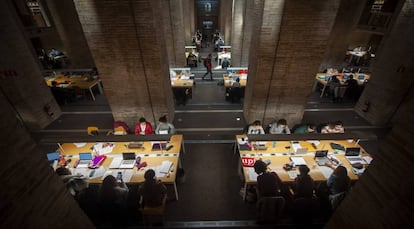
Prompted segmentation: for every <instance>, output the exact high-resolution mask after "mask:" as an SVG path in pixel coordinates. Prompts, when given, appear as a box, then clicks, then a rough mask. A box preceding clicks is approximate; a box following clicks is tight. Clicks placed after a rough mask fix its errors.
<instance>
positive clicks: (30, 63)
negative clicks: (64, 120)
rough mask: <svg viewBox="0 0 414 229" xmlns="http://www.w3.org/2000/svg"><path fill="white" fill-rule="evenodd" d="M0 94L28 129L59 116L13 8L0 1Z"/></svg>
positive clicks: (32, 49)
mask: <svg viewBox="0 0 414 229" xmlns="http://www.w3.org/2000/svg"><path fill="white" fill-rule="evenodd" d="M0 28H2V32H1V34H2V35H1V36H0V53H1V54H2V56H3V57H2V58H0V94H2V95H3V96H5V98H6V99H7V101H8V102H9V103H10V104H11V106H12V107H13V110H14V111H15V115H16V116H18V117H19V118H20V119H21V121H22V122H23V123H24V124H25V125H26V127H27V128H29V129H41V128H44V127H45V126H47V125H49V124H50V123H51V122H52V121H54V120H55V119H56V118H57V117H59V116H60V114H61V110H60V107H59V106H58V104H57V103H56V100H55V99H54V97H53V95H52V93H51V91H50V89H49V87H48V86H47V85H46V83H45V80H44V78H43V75H42V73H41V71H40V68H41V64H40V62H39V60H38V59H37V54H36V53H35V50H34V48H33V46H32V45H31V43H30V41H29V39H28V38H27V36H26V34H25V28H24V27H23V26H22V22H21V21H20V18H19V17H18V16H17V14H16V9H15V8H14V6H13V4H12V3H11V2H9V1H1V3H0Z"/></svg>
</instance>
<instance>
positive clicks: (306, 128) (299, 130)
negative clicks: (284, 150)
mask: <svg viewBox="0 0 414 229" xmlns="http://www.w3.org/2000/svg"><path fill="white" fill-rule="evenodd" d="M315 131H316V126H315V124H311V123H309V124H303V125H299V126H298V127H296V128H295V130H294V131H293V133H294V134H309V133H315Z"/></svg>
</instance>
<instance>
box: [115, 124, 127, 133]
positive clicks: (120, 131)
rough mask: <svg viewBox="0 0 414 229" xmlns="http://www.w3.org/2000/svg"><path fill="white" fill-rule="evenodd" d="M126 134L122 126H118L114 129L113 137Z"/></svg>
mask: <svg viewBox="0 0 414 229" xmlns="http://www.w3.org/2000/svg"><path fill="white" fill-rule="evenodd" d="M127 134H128V133H127V132H126V130H125V129H124V127H122V126H118V127H115V128H114V135H127Z"/></svg>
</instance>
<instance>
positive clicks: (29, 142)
mask: <svg viewBox="0 0 414 229" xmlns="http://www.w3.org/2000/svg"><path fill="white" fill-rule="evenodd" d="M5 2H9V1H1V3H0V12H1V13H0V15H1V16H0V17H1V20H0V21H1V28H6V27H4V26H5V25H4V24H3V23H5V22H7V25H9V26H10V23H11V22H12V21H8V20H5V18H6V17H5V16H6V15H7V16H9V15H8V13H6V12H7V10H5V9H9V10H8V12H12V10H13V9H10V8H8V7H6V6H5V5H6V4H5ZM9 29H10V28H9ZM9 29H8V30H7V33H6V34H8V36H7V37H8V38H10V37H9V34H11V33H13V32H12V31H11V30H9ZM14 32H17V31H14ZM1 44H4V41H3V40H2V41H1ZM9 44H10V46H13V47H15V48H16V46H15V41H14V40H11V42H10V43H9ZM23 44H24V43H23ZM17 50H19V51H20V50H21V49H17ZM2 51H3V49H2ZM9 56H11V55H9ZM21 57H24V56H21ZM24 58H28V57H24ZM23 66H24V64H22V65H20V67H23ZM23 68H25V67H23ZM23 70H24V69H23ZM24 76H27V75H24ZM21 77H22V76H19V78H21ZM17 80H18V79H16V81H17ZM29 80H31V79H29ZM4 83H5V82H1V84H4ZM26 86H27V87H25V88H15V90H16V91H18V90H28V88H29V87H30V86H34V87H39V86H38V85H35V84H33V85H26ZM39 90H41V89H39ZM30 92H31V90H30ZM9 95H11V96H13V94H10V93H8V94H7V96H9ZM14 95H15V96H16V97H17V96H18V95H16V94H14ZM34 96H35V98H32V99H30V100H29V99H27V98H21V97H20V96H19V99H23V100H24V101H23V103H27V105H29V103H30V102H31V103H35V104H37V101H38V100H42V99H41V98H39V97H37V95H34ZM9 102H10V98H7V97H5V95H4V94H3V93H0V107H1V109H0V117H1V119H0V129H1V131H0V138H1V141H0V148H1V154H2V158H3V159H2V160H0V176H1V188H0V203H1V220H0V228H50V227H55V228H68V227H70V228H72V227H73V228H94V225H93V224H92V223H91V222H90V220H89V218H88V216H86V215H85V214H84V213H83V211H82V209H80V208H79V205H78V203H77V202H76V201H75V199H74V198H73V197H72V196H71V195H70V194H69V192H68V191H67V188H66V186H65V185H64V184H63V182H62V180H61V179H60V177H59V176H57V175H56V173H55V172H54V171H53V169H52V167H50V165H49V164H48V161H47V159H46V152H42V151H41V150H40V149H39V148H37V146H36V143H35V142H34V141H33V139H32V138H31V136H30V133H29V132H28V130H27V129H26V128H25V126H24V125H22V123H21V122H20V120H19V119H18V118H17V116H16V110H15V107H13V106H12V105H11V104H10V103H9Z"/></svg>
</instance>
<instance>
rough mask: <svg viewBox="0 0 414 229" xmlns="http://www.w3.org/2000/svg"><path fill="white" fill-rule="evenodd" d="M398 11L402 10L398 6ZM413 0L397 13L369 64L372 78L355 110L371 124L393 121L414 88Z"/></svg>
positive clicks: (385, 123) (383, 123) (406, 2)
mask: <svg viewBox="0 0 414 229" xmlns="http://www.w3.org/2000/svg"><path fill="white" fill-rule="evenodd" d="M400 8H401V7H400ZM413 9H414V1H413V0H410V1H405V3H404V5H403V7H402V8H401V12H399V11H398V10H396V11H395V12H396V13H395V15H396V16H394V18H395V19H394V24H393V27H392V29H391V30H390V32H389V34H387V35H386V36H384V38H383V40H382V45H381V46H380V49H379V50H378V51H377V53H376V54H377V56H376V58H375V59H374V61H373V62H371V67H372V75H371V78H370V80H369V82H368V84H367V85H366V87H365V89H364V91H363V93H362V95H361V97H360V99H359V101H358V103H357V105H356V106H355V110H356V111H357V113H358V114H359V115H361V116H362V117H363V118H365V119H366V120H367V121H369V122H370V123H371V124H373V125H379V126H382V125H387V124H388V123H389V122H394V121H395V120H393V116H394V114H395V113H396V111H397V110H398V109H399V106H400V105H401V104H402V103H404V102H405V100H407V99H408V94H409V92H410V91H411V90H413V88H414V78H413V77H412V75H413V73H414V43H413V39H412V38H413V37H414V25H413V23H412V21H413V20H414V14H413V13H412V12H413Z"/></svg>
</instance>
